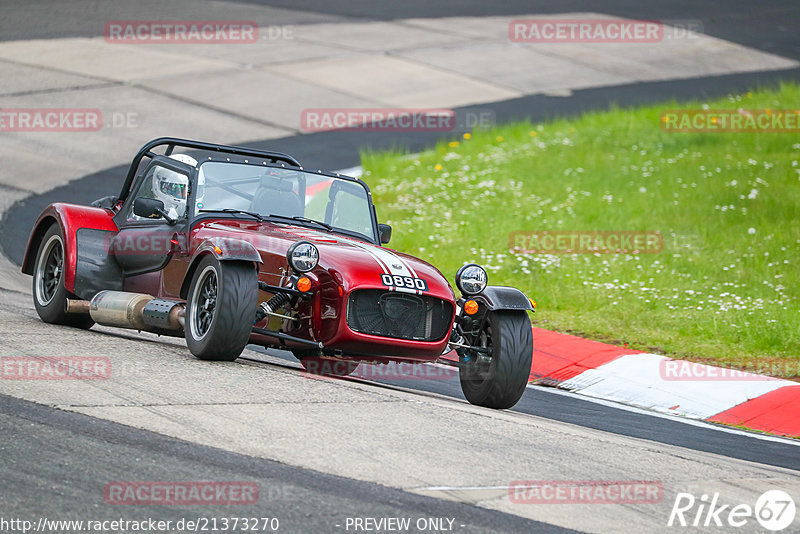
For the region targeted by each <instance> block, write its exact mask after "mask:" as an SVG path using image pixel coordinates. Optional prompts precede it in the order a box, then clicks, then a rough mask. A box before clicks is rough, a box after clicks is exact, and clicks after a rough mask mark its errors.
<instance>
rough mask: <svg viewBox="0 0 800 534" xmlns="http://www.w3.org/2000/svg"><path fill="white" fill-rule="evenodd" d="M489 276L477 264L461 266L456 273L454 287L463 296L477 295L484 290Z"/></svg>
mask: <svg viewBox="0 0 800 534" xmlns="http://www.w3.org/2000/svg"><path fill="white" fill-rule="evenodd" d="M488 283H489V275H488V274H487V273H486V269H484V268H483V267H481V266H480V265H478V264H477V263H468V264H466V265H462V266H461V268H460V269H459V270H458V272H457V273H456V286H457V287H458V290H459V291H461V293H462V294H463V295H468V296H469V295H477V294H479V293H481V292H482V291H483V290H484V289H486V285H487V284H488Z"/></svg>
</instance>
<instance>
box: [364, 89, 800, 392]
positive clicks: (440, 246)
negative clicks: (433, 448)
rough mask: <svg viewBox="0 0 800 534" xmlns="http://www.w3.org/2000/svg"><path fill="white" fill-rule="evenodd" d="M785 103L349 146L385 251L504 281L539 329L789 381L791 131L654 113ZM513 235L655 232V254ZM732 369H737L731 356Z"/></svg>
mask: <svg viewBox="0 0 800 534" xmlns="http://www.w3.org/2000/svg"><path fill="white" fill-rule="evenodd" d="M704 105H707V106H708V107H709V108H711V109H737V108H745V109H797V108H798V106H800V88H798V86H797V85H793V84H785V85H782V86H781V87H780V88H779V89H777V90H771V91H770V90H760V91H754V92H752V93H747V94H745V95H733V96H730V97H727V98H723V99H719V100H715V101H709V102H688V103H681V104H678V103H675V102H667V103H664V104H663V105H657V106H649V107H642V108H634V109H612V110H610V111H608V112H597V113H589V114H586V115H583V116H582V117H580V118H577V119H574V120H557V121H554V122H549V123H544V124H531V123H529V122H523V123H517V124H511V125H508V126H504V127H502V128H498V129H496V130H492V131H476V132H472V134H466V135H465V136H464V137H463V138H459V139H454V140H452V141H450V142H443V143H440V144H439V145H437V146H436V148H435V149H434V150H431V151H428V152H424V153H421V154H418V155H412V156H409V155H406V154H401V153H397V152H395V153H365V154H362V162H363V164H364V168H365V173H364V180H365V181H366V182H367V183H368V184H370V186H371V188H372V190H373V193H374V198H375V202H376V205H377V210H378V216H379V219H380V220H381V221H382V222H387V223H389V224H391V225H392V226H393V229H394V230H393V236H392V244H391V246H392V247H394V248H396V249H398V250H401V251H404V252H408V253H410V254H413V255H416V256H419V257H421V258H423V259H425V260H427V261H430V262H431V263H433V264H434V265H436V266H437V267H439V268H440V269H441V270H442V271H443V272H444V273H445V274H446V275H447V276H448V277H449V278H450V280H451V282H452V277H453V274H454V273H455V271H456V269H457V268H458V267H459V266H460V265H462V264H463V263H465V262H476V263H480V264H482V265H484V266H485V267H486V269H487V270H488V272H489V278H490V283H492V284H497V285H513V286H516V287H519V288H520V289H522V290H523V291H525V292H526V293H527V294H528V295H529V296H531V297H533V298H534V299H535V300H536V301H537V304H538V310H537V313H536V314H535V316H534V322H535V323H536V324H537V326H540V327H543V328H548V329H552V330H558V331H564V332H571V333H577V334H579V335H583V336H586V337H590V338H594V339H600V340H606V341H614V342H618V343H629V346H631V347H632V348H640V349H646V350H651V351H657V352H662V353H665V354H668V355H670V356H674V357H681V358H688V359H693V360H696V361H708V362H716V363H718V364H733V365H738V366H749V367H751V368H752V367H753V366H754V365H755V366H757V368H759V369H761V368H763V366H765V365H768V366H769V368H763V370H764V371H766V372H768V373H769V374H773V375H777V376H796V375H797V374H798V372H797V371H798V365H800V302H799V301H798V290H800V267H798V259H799V256H800V254H798V253H799V252H800V163H799V161H800V136H799V135H797V134H791V133H707V134H704V133H696V134H695V133H691V134H687V133H670V132H665V131H663V130H662V129H661V128H660V125H659V118H660V113H661V112H662V111H664V110H666V109H680V108H697V107H700V106H704ZM519 230H535V231H542V230H576V231H578V230H580V231H585V230H589V231H594V230H657V231H660V232H661V234H662V235H663V250H662V251H661V252H660V253H657V254H557V255H556V254H515V253H513V252H511V251H510V250H509V234H511V232H514V231H519ZM737 362H738V363H737Z"/></svg>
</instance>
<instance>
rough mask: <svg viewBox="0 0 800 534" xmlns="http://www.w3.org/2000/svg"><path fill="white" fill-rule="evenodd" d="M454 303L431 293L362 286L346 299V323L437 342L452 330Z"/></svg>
mask: <svg viewBox="0 0 800 534" xmlns="http://www.w3.org/2000/svg"><path fill="white" fill-rule="evenodd" d="M452 317H453V305H452V304H451V303H449V302H447V301H446V300H442V299H437V298H435V297H430V296H428V295H414V294H411V293H401V292H396V291H385V290H383V289H360V290H357V291H353V292H352V293H350V298H349V300H348V301H347V325H348V326H349V327H350V328H351V329H352V330H353V331H355V332H361V333H363V334H372V335H375V336H383V337H393V338H398V339H411V340H414V341H438V340H440V339H442V338H443V337H444V336H445V335H447V333H448V332H449V331H450V326H451V324H450V320H451V319H452Z"/></svg>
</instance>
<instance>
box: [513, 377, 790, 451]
mask: <svg viewBox="0 0 800 534" xmlns="http://www.w3.org/2000/svg"><path fill="white" fill-rule="evenodd" d="M528 387H529V388H531V389H536V390H539V391H545V392H547V393H553V394H555V395H563V396H564V397H573V398H576V399H580V400H584V401H588V402H593V403H595V404H601V405H603V406H608V407H610V408H618V409H620V410H625V411H628V412H633V413H638V414H642V415H649V416H651V417H659V418H661V419H669V420H670V421H675V422H678V423H684V424H687V425H692V426H697V427H701V428H708V429H710V430H716V431H718V432H726V433H728V434H737V435H740V436H748V437H751V438H755V439H760V440H763V441H774V442H776V443H783V444H785V445H794V446H798V447H800V440H794V439H788V438H782V437H779V436H770V435H767V434H759V433H756V432H748V431H746V430H739V429H737V428H730V427H726V426H723V425H719V424H714V423H709V422H707V421H703V420H697V419H687V418H685V417H680V416H677V415H669V414H665V413H659V412H653V411H650V410H645V409H643V408H636V407H634V406H628V405H627V404H620V403H618V402H613V401H608V400H603V399H596V398H593V397H586V396H584V395H581V394H579V393H572V392H571V391H564V390H561V389H556V388H551V387H544V386H536V385H533V384H529V385H528Z"/></svg>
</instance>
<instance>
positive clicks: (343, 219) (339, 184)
mask: <svg viewBox="0 0 800 534" xmlns="http://www.w3.org/2000/svg"><path fill="white" fill-rule="evenodd" d="M195 206H196V209H197V210H198V211H199V210H223V209H235V210H244V211H249V212H252V213H257V214H259V215H260V216H262V217H268V216H282V217H304V218H307V219H313V220H315V221H320V222H323V223H325V224H328V225H330V226H332V227H334V229H335V230H340V231H344V233H353V234H358V235H359V236H363V237H364V238H366V239H369V240H370V241H371V240H373V239H374V235H375V232H374V231H373V227H372V214H371V210H370V203H369V199H368V197H367V190H366V189H365V188H364V187H363V186H362V185H361V184H359V183H357V182H353V181H350V180H344V179H340V178H333V177H330V176H323V175H321V174H316V173H310V172H306V171H300V170H295V169H286V168H283V167H267V166H258V165H250V164H246V163H230V162H218V161H206V162H204V163H202V165H200V170H199V173H198V187H197V194H196V196H195Z"/></svg>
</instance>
